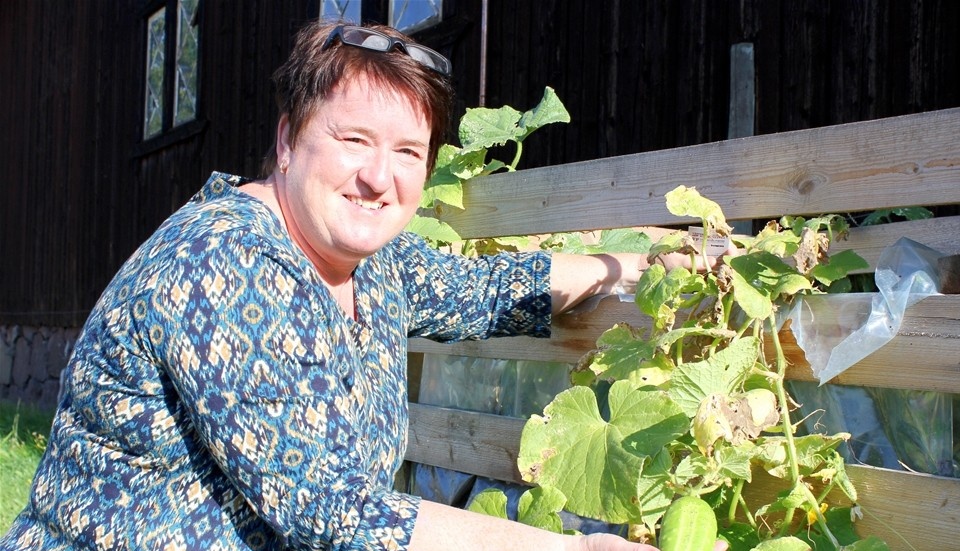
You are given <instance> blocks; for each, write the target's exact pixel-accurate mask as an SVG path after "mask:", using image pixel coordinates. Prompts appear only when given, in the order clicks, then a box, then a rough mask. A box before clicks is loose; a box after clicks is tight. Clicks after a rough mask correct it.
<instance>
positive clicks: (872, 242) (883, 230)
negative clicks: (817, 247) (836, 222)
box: [830, 181, 960, 272]
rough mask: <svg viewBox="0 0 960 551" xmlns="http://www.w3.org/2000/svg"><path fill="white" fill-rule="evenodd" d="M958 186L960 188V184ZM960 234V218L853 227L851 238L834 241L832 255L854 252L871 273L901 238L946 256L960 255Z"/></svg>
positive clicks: (947, 217)
mask: <svg viewBox="0 0 960 551" xmlns="http://www.w3.org/2000/svg"><path fill="white" fill-rule="evenodd" d="M958 182H960V181H958ZM957 187H960V183H958V184H957ZM958 235H960V216H945V217H942V218H931V219H929V220H912V221H909V222H894V223H892V224H881V225H878V226H863V227H860V228H852V229H851V230H850V236H849V237H848V238H847V239H845V240H841V241H836V242H834V243H833V244H832V245H831V247H830V254H836V253H838V252H840V251H843V250H852V251H854V252H856V253H857V254H859V255H860V256H862V257H863V258H864V260H866V261H867V263H868V264H869V265H870V268H869V269H868V270H867V271H871V272H872V271H874V270H875V269H876V268H877V261H878V260H879V259H880V254H881V253H882V252H883V250H884V249H885V248H887V247H888V246H890V245H892V244H894V243H896V242H897V240H898V239H900V238H901V237H906V238H909V239H912V240H914V241H916V242H917V243H921V244H923V245H926V246H928V247H930V248H931V249H934V250H936V251H939V252H942V253H944V254H957V253H960V240H958V239H957V236H958Z"/></svg>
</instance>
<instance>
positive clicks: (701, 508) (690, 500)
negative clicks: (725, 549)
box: [657, 496, 717, 551]
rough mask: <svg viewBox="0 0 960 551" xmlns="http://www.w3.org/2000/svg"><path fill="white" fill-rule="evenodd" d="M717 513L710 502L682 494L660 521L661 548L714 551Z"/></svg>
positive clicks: (681, 550)
mask: <svg viewBox="0 0 960 551" xmlns="http://www.w3.org/2000/svg"><path fill="white" fill-rule="evenodd" d="M716 541H717V516H716V515H715V514H714V512H713V509H711V508H710V505H708V504H707V502H706V501H704V500H702V499H700V498H699V497H696V496H682V497H680V498H679V499H677V500H675V501H674V502H673V503H671V504H670V506H669V507H667V512H666V513H664V514H663V521H662V523H661V524H660V537H659V538H658V541H657V544H658V545H659V547H660V551H713V545H714V543H716Z"/></svg>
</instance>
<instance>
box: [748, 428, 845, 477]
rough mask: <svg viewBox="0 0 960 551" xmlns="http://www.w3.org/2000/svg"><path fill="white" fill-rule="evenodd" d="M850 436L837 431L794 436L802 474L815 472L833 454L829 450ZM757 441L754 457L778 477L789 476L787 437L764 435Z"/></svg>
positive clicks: (765, 468)
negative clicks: (831, 433) (827, 433)
mask: <svg viewBox="0 0 960 551" xmlns="http://www.w3.org/2000/svg"><path fill="white" fill-rule="evenodd" d="M849 438H850V435H849V434H848V433H837V434H835V435H832V436H830V435H826V434H808V435H805V436H800V437H797V438H794V440H793V441H794V445H795V446H796V448H797V464H798V465H799V466H800V474H802V475H808V474H810V473H812V472H814V471H815V470H816V469H817V468H818V467H819V466H820V465H822V464H823V462H824V459H825V458H826V457H828V456H829V455H831V454H830V453H829V452H831V451H832V450H834V449H836V447H837V446H839V445H840V444H841V443H842V442H844V441H845V440H848V439H849ZM756 443H757V454H756V455H755V456H754V459H755V460H756V461H757V462H759V464H760V465H761V467H763V469H764V470H766V471H767V472H768V473H770V474H771V475H773V476H775V477H777V478H787V477H788V476H789V474H790V473H789V471H790V469H789V466H788V464H787V448H786V438H785V437H783V436H764V437H760V438H758V439H757V442H756Z"/></svg>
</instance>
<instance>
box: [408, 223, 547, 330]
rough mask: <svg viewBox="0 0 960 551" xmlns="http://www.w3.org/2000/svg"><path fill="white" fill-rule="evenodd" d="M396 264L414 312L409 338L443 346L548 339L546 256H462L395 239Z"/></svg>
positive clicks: (411, 238)
mask: <svg viewBox="0 0 960 551" xmlns="http://www.w3.org/2000/svg"><path fill="white" fill-rule="evenodd" d="M397 244H398V247H397V249H396V250H397V253H396V254H397V255H398V258H397V259H396V262H397V264H398V265H399V266H402V276H401V277H402V278H403V285H404V288H405V291H406V293H407V297H408V300H409V301H410V302H411V304H412V305H413V308H414V316H413V320H412V323H411V327H410V329H409V334H410V336H417V337H426V338H430V339H433V340H436V341H441V342H447V341H455V340H466V339H486V338H490V337H503V336H515V335H529V336H534V337H548V336H550V308H551V299H550V255H549V253H547V252H543V251H537V252H525V253H501V254H498V255H491V256H481V257H479V258H465V257H462V256H459V255H453V254H446V253H442V252H440V251H437V250H435V249H433V248H431V247H430V246H428V245H427V244H426V243H425V242H424V241H423V239H421V238H420V237H419V236H416V235H414V234H409V233H404V234H401V236H400V237H399V238H398V239H397Z"/></svg>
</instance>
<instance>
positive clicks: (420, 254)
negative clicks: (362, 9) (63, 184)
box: [0, 23, 651, 551]
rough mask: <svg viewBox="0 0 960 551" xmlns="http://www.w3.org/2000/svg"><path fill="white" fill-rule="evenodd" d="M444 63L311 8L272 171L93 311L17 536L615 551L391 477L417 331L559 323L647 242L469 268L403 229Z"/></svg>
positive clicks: (204, 205) (189, 208) (222, 198)
mask: <svg viewBox="0 0 960 551" xmlns="http://www.w3.org/2000/svg"><path fill="white" fill-rule="evenodd" d="M448 72H449V62H448V61H447V60H446V59H444V58H443V57H442V56H440V55H439V54H437V53H435V52H432V51H431V50H427V49H425V48H423V47H421V46H417V45H415V44H414V43H413V42H412V41H410V40H409V39H408V38H406V37H404V36H403V35H401V34H399V33H397V32H396V31H393V30H392V29H389V28H386V27H375V28H361V27H350V26H346V27H344V26H337V27H333V26H331V25H325V24H321V23H314V24H311V25H309V26H308V27H306V28H305V29H304V30H303V31H302V32H301V33H300V35H299V37H298V41H297V44H296V46H295V47H294V51H293V53H292V54H291V57H290V59H289V60H288V61H287V63H286V64H285V65H284V66H283V67H281V68H280V70H279V71H278V72H277V75H276V77H275V79H276V84H277V97H278V103H279V108H280V119H279V123H278V125H277V140H276V147H275V150H274V152H273V153H272V154H271V156H270V158H269V160H268V162H267V166H268V167H269V169H270V171H269V174H268V175H267V176H266V177H265V178H264V179H263V180H260V181H255V182H254V181H248V180H245V179H242V178H239V177H236V176H230V175H225V174H218V173H215V174H214V175H213V176H212V177H211V178H210V180H209V181H208V182H207V184H206V185H205V186H204V187H203V189H202V190H201V191H200V192H199V193H198V194H197V195H196V196H195V197H194V198H193V199H192V200H191V201H190V202H189V203H188V204H187V205H185V206H184V207H182V208H181V209H180V210H179V211H177V212H176V213H174V214H173V215H172V216H171V217H170V218H169V219H168V220H167V221H166V222H165V223H164V224H163V225H161V227H160V228H159V229H158V230H157V232H156V233H155V234H154V235H153V236H152V237H151V238H150V239H148V240H147V241H146V242H145V243H144V244H143V245H142V246H141V247H140V249H138V250H137V252H136V253H135V254H134V255H133V256H132V257H131V258H130V259H129V260H128V261H127V262H126V263H125V264H124V266H123V267H122V268H121V270H120V271H119V272H118V274H117V276H116V277H115V279H114V280H113V281H112V282H111V283H110V285H109V286H108V288H107V289H106V291H105V292H104V294H103V296H102V297H101V299H100V300H99V302H98V303H97V305H96V307H95V308H94V310H93V311H92V313H91V315H90V318H89V320H88V321H87V323H86V325H85V327H84V330H83V333H82V335H81V336H80V338H79V339H78V342H77V345H76V348H75V351H74V354H73V356H72V358H71V361H70V364H69V366H68V368H67V371H66V377H65V383H66V386H65V395H64V399H63V400H62V402H61V404H60V408H59V410H58V413H57V416H56V419H55V422H54V426H53V429H52V431H51V436H50V442H49V446H48V449H47V451H46V454H45V456H44V458H43V459H42V461H41V464H40V467H39V469H38V472H37V475H36V478H35V480H34V484H33V488H32V496H31V500H30V504H29V505H28V507H27V508H26V510H25V511H24V512H23V513H22V514H21V515H20V516H19V517H18V518H17V520H16V521H15V523H14V526H13V528H12V529H11V531H10V532H9V533H8V534H7V535H6V536H5V538H4V539H3V540H0V548H2V549H68V548H98V549H114V548H122V549H126V548H130V549H279V548H296V549H300V548H304V549H416V550H430V549H453V548H460V549H486V548H491V549H538V550H540V549H612V550H624V551H626V550H641V549H651V548H650V547H647V546H640V545H635V544H629V543H627V542H625V541H624V540H622V539H620V538H617V537H615V536H611V535H598V536H590V537H573V536H561V535H557V534H550V533H546V532H543V531H540V530H536V529H534V528H530V527H527V526H523V525H520V524H517V523H513V522H509V521H504V520H499V519H493V518H490V517H485V516H480V515H476V514H473V513H469V512H466V511H462V510H459V509H455V508H451V507H446V506H442V505H438V504H434V503H429V502H427V501H421V500H420V499H419V498H417V497H414V496H410V495H405V494H402V493H398V492H395V491H392V490H391V485H392V480H393V475H394V472H395V471H396V469H397V468H398V467H399V466H400V464H401V461H402V459H403V454H404V446H405V442H406V430H407V406H406V399H407V397H406V381H405V375H406V365H405V358H406V339H407V337H408V336H411V335H418V336H424V337H429V338H433V339H437V340H442V341H444V340H454V339H465V338H487V337H492V336H499V335H515V334H528V335H541V336H542V335H546V334H547V332H548V330H549V323H550V315H551V311H552V312H559V311H562V310H564V309H566V308H568V307H570V306H571V305H573V304H575V303H577V302H578V301H579V300H581V299H583V298H584V297H586V296H589V295H591V294H596V293H598V292H606V291H609V290H610V289H612V288H613V287H614V286H615V285H626V286H630V285H633V284H635V283H636V280H637V278H638V276H639V270H640V269H641V268H643V267H644V265H645V264H644V262H645V261H644V260H643V259H641V258H640V257H639V256H637V255H603V256H594V257H577V256H565V255H553V256H552V257H551V256H549V255H548V254H546V253H525V254H513V255H501V256H496V257H489V258H484V259H480V260H472V261H468V260H465V259H462V258H459V257H454V256H448V255H443V254H440V253H438V252H436V251H434V250H432V249H430V248H428V247H427V246H425V245H424V243H423V241H422V240H420V239H418V238H416V237H414V236H411V235H409V234H406V233H403V232H402V230H403V228H404V227H405V225H406V224H407V222H408V221H409V220H410V219H411V217H412V215H413V213H414V211H415V209H416V208H417V205H418V203H419V199H420V195H421V192H422V190H423V184H424V181H425V180H426V177H427V175H428V174H429V171H430V170H431V168H432V166H433V163H434V161H435V158H436V154H437V149H438V147H439V145H440V143H441V141H442V140H441V138H442V132H443V130H444V129H445V128H447V123H448V119H449V117H450V112H449V105H450V96H451V91H450V87H449V85H448V83H447V81H446V78H445V76H444V74H445V73H448Z"/></svg>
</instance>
